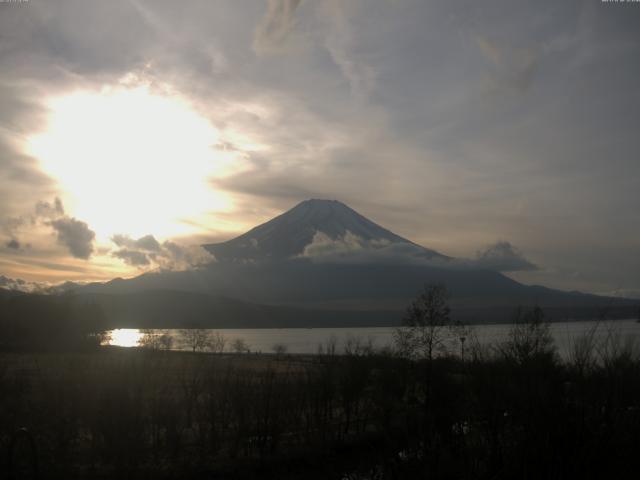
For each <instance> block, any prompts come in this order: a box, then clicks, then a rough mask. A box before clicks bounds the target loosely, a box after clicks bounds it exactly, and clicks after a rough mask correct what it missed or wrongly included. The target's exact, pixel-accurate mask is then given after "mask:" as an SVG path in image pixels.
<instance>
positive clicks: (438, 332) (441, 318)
mask: <svg viewBox="0 0 640 480" xmlns="http://www.w3.org/2000/svg"><path fill="white" fill-rule="evenodd" d="M448 301H449V292H448V291H447V288H446V287H445V286H444V285H443V284H434V285H425V287H424V290H423V291H422V292H421V293H420V294H419V295H418V297H417V298H416V299H415V300H414V301H413V302H411V305H409V308H408V309H407V312H406V314H405V316H404V318H403V322H402V323H403V326H402V327H400V328H398V329H396V331H395V332H394V337H395V338H394V340H395V343H396V346H397V348H398V349H399V351H400V353H401V354H402V355H404V356H407V357H409V358H427V359H428V360H432V359H433V356H434V354H435V353H436V352H439V351H444V350H446V344H445V341H446V340H447V339H448V337H449V331H448V328H447V327H449V326H450V325H451V317H450V312H451V309H450V308H449V303H448Z"/></svg>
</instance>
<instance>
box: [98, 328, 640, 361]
mask: <svg viewBox="0 0 640 480" xmlns="http://www.w3.org/2000/svg"><path fill="white" fill-rule="evenodd" d="M596 325H598V324H597V322H592V321H580V322H558V323H552V324H551V328H550V330H551V334H552V336H553V339H554V341H555V345H556V347H557V348H558V353H559V354H560V356H561V357H566V356H567V355H568V354H569V350H570V349H571V346H572V344H573V341H574V340H575V339H576V338H578V337H580V336H581V335H584V334H585V333H587V332H588V331H589V330H590V329H592V328H593V327H594V326H596ZM511 327H512V326H511V325H509V324H501V325H476V326H474V327H473V332H474V333H473V335H475V336H476V337H477V339H478V342H479V343H480V344H484V345H488V344H492V343H494V344H495V343H499V342H501V341H504V340H505V339H506V338H507V337H508V335H509V330H510V329H511ZM393 330H394V329H393V328H391V327H372V328H264V329H261V328H258V329H253V328H247V329H220V330H217V329H212V330H210V331H211V332H212V333H215V332H220V333H221V334H222V335H223V336H224V338H225V339H226V348H225V351H227V352H230V351H232V348H231V345H232V342H233V341H234V340H236V339H242V340H243V341H245V342H246V343H247V344H248V346H249V348H250V350H251V351H252V352H263V353H270V352H273V349H274V345H277V344H282V345H284V346H285V347H286V350H287V352H288V353H316V352H317V349H318V345H319V344H321V343H326V341H327V340H328V339H330V338H332V337H333V338H335V342H336V351H337V352H339V353H342V351H343V349H344V345H345V343H346V341H347V340H348V339H349V338H359V339H361V340H363V341H365V342H368V341H371V343H372V344H373V346H375V347H376V348H381V347H384V346H385V345H391V344H392V343H393ZM145 332H146V330H145ZM149 332H155V333H158V332H162V333H166V334H168V335H169V336H171V337H172V338H173V340H174V342H173V346H172V347H171V348H172V349H173V350H190V347H189V346H188V345H186V346H185V345H184V342H182V338H181V337H182V335H181V333H180V330H174V329H170V330H149ZM109 333H110V334H111V341H110V342H108V343H109V345H116V346H120V347H136V346H139V341H140V340H141V339H142V338H143V336H144V334H143V333H142V332H141V331H140V330H138V329H135V328H121V329H117V330H112V331H111V332H109ZM612 333H614V334H616V335H619V336H620V337H621V338H624V339H628V340H635V341H637V343H638V345H639V346H640V323H638V322H636V321H635V320H616V321H611V322H603V323H600V324H599V325H598V331H597V332H596V338H597V339H602V338H605V337H606V336H607V335H611V334H612Z"/></svg>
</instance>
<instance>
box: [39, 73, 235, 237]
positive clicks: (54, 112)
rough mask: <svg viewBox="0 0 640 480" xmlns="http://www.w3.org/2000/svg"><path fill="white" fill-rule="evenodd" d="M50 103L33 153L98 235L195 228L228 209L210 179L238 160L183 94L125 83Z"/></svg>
mask: <svg viewBox="0 0 640 480" xmlns="http://www.w3.org/2000/svg"><path fill="white" fill-rule="evenodd" d="M49 109H50V118H49V122H48V126H47V129H46V131H44V132H42V133H39V134H38V135H36V136H33V137H31V138H30V139H29V142H28V150H29V153H31V154H32V155H33V156H35V157H36V158H38V159H39V161H40V162H41V165H42V168H43V169H44V171H45V172H46V173H47V174H49V175H50V176H52V177H53V178H54V179H56V180H57V181H58V182H59V184H60V187H61V189H62V190H63V191H64V192H65V193H64V200H65V204H66V205H67V206H69V207H71V208H70V210H71V211H72V212H73V215H75V216H76V217H78V218H80V219H82V220H84V221H86V222H88V223H89V225H90V226H91V228H92V229H94V230H95V231H96V233H97V235H98V238H99V239H106V238H108V237H109V236H111V235H113V234H115V233H126V234H129V235H131V236H142V235H146V234H149V233H152V234H154V235H157V236H159V237H167V236H172V235H181V234H188V233H192V230H191V229H193V228H194V227H193V226H192V224H193V222H194V221H195V220H196V219H198V216H199V215H204V214H205V212H212V211H216V210H218V211H220V210H225V209H226V208H228V206H229V201H228V199H227V197H226V196H225V195H223V194H221V193H219V192H216V191H214V190H213V189H211V188H210V186H209V185H208V180H209V179H210V178H211V177H212V176H215V175H221V174H223V173H224V171H225V168H226V167H227V166H228V165H229V164H230V161H231V159H230V158H229V154H228V153H226V152H224V151H221V150H218V149H216V147H215V145H217V144H218V143H219V142H220V138H219V137H220V134H219V131H218V130H217V129H216V128H214V127H213V125H211V123H210V122H209V121H208V120H207V119H205V118H203V117H202V116H200V115H199V114H198V113H196V111H195V110H193V109H192V108H191V107H190V105H189V104H188V103H187V102H186V101H184V100H183V99H181V98H180V97H179V96H171V95H159V94H154V93H152V92H151V91H150V90H149V89H148V88H147V87H138V88H126V87H120V86H119V87H117V88H109V89H103V90H102V91H100V92H79V93H74V94H71V95H67V96H63V97H58V98H54V99H52V100H51V101H50V102H49Z"/></svg>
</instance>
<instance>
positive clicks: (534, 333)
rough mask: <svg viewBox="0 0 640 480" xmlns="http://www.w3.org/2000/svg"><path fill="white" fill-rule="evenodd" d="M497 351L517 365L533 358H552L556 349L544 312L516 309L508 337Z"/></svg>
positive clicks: (534, 309) (536, 309)
mask: <svg viewBox="0 0 640 480" xmlns="http://www.w3.org/2000/svg"><path fill="white" fill-rule="evenodd" d="M499 350H500V352H501V353H502V355H503V356H505V357H506V358H509V359H511V360H514V361H515V362H517V363H519V364H522V363H526V362H528V361H529V360H532V359H534V358H542V357H547V358H552V357H553V356H554V355H555V352H556V348H555V345H554V343H553V337H552V336H551V332H550V330H549V322H548V321H546V320H545V318H544V311H543V310H542V309H541V308H540V307H538V306H536V307H533V308H532V309H531V310H528V311H527V310H525V309H524V308H522V307H518V309H516V311H515V313H514V319H513V327H512V328H511V330H510V332H509V337H508V339H507V340H506V342H504V343H503V344H502V345H501V346H500V347H499Z"/></svg>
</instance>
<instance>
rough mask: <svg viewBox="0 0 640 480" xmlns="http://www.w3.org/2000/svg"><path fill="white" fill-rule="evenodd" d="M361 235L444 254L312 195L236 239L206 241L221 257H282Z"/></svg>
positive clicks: (378, 241)
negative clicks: (318, 241) (318, 242)
mask: <svg viewBox="0 0 640 480" xmlns="http://www.w3.org/2000/svg"><path fill="white" fill-rule="evenodd" d="M318 236H321V237H322V238H323V239H330V240H334V241H342V240H344V239H345V238H346V237H348V238H351V239H357V241H358V242H359V244H361V245H371V244H378V245H379V244H384V245H389V244H405V245H412V246H415V247H416V248H419V249H420V250H421V252H422V254H423V255H424V256H425V257H442V258H445V257H444V256H443V255H441V254H439V253H438V252H435V251H433V250H429V249H426V248H423V247H420V246H418V245H415V244H414V243H413V242H410V241H409V240H407V239H405V238H402V237H400V236H399V235H396V234H395V233H393V232H391V231H389V230H387V229H386V228H383V227H381V226H380V225H378V224H376V223H374V222H372V221H371V220H369V219H367V218H365V217H363V216H362V215H360V214H359V213H358V212H356V211H355V210H353V209H351V208H349V207H348V206H347V205H345V204H344V203H341V202H339V201H337V200H321V199H310V200H305V201H304V202H301V203H299V204H298V205H296V206H295V207H293V208H292V209H291V210H288V211H286V212H285V213H283V214H282V215H279V216H277V217H275V218H273V219H272V220H269V221H268V222H266V223H263V224H262V225H258V226H257V227H255V228H253V229H251V230H249V231H248V232H246V233H244V234H243V235H240V236H239V237H236V238H234V239H232V240H229V241H227V242H223V243H217V244H208V245H203V247H204V248H205V249H206V250H208V251H209V252H211V253H212V254H214V255H215V256H216V258H217V259H218V260H266V259H272V260H280V259H287V258H294V257H297V256H300V255H302V254H303V253H304V252H305V248H307V247H308V246H310V245H311V244H312V243H313V242H314V239H317V238H318Z"/></svg>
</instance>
